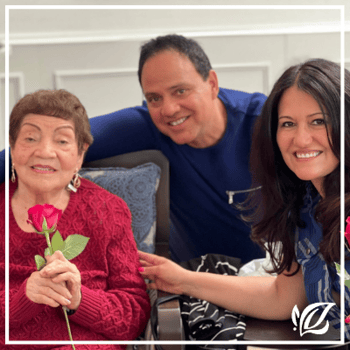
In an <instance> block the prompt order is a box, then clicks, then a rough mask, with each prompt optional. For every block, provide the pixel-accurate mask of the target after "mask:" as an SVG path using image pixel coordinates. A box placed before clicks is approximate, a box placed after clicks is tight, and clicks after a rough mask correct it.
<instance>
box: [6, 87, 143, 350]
mask: <svg viewBox="0 0 350 350" xmlns="http://www.w3.org/2000/svg"><path fill="white" fill-rule="evenodd" d="M92 141H93V140H92V136H91V134H90V124H89V120H88V117H87V114H86V111H85V108H84V107H83V105H82V104H81V103H80V101H79V100H78V98H77V97H75V96H74V95H72V94H71V93H69V92H67V91H64V90H52V91H49V90H48V91H46V90H41V91H37V92H34V93H32V94H28V95H26V96H24V97H23V98H22V99H21V100H20V101H19V102H18V103H17V104H16V105H15V107H14V108H13V110H12V113H11V116H10V146H11V157H12V177H11V182H10V206H9V208H10V209H9V211H10V213H9V227H10V245H9V249H10V293H9V298H10V340H17V341H18V340H42V341H45V340H47V341H48V340H55V341H61V340H69V338H68V333H67V326H66V323H65V320H64V315H63V312H62V308H61V307H59V306H66V307H67V308H68V314H69V321H70V327H71V332H72V336H73V339H74V340H77V341H78V340H79V341H82V340H101V341H104V340H133V339H135V338H136V337H137V336H138V335H139V334H140V333H141V331H142V330H143V329H144V327H145V325H146V322H147V320H148V318H149V311H150V304H149V299H148V296H147V293H146V286H145V283H144V281H143V279H142V277H141V276H140V274H139V272H138V271H137V269H138V267H139V262H138V257H137V250H136V245H135V241H134V238H133V234H132V231H131V215H130V211H129V210H128V208H127V206H126V204H125V202H124V201H123V200H122V199H120V198H118V197H117V196H115V195H112V194H110V193H109V192H107V191H105V190H104V189H102V188H100V187H98V186H97V185H95V184H93V183H92V182H89V181H88V180H85V179H80V178H79V177H78V175H77V174H78V171H79V169H80V167H81V165H82V162H83V158H84V153H85V152H86V150H87V148H88V147H89V145H91V143H92ZM72 190H73V191H72ZM4 192H5V187H4V185H3V184H2V186H1V193H2V198H4ZM36 204H42V205H43V204H50V205H53V206H54V207H56V208H58V209H60V210H62V211H63V214H62V216H61V218H60V220H59V221H58V224H57V229H58V231H59V232H60V233H61V235H62V237H63V239H64V240H65V239H66V238H67V236H69V235H71V234H81V235H83V236H85V237H88V238H89V242H88V244H87V246H86V248H85V250H84V251H83V252H82V253H81V254H80V255H79V256H77V257H76V258H74V259H73V260H72V262H70V261H68V260H66V259H65V258H64V256H63V255H62V253H61V252H59V251H57V252H55V253H54V254H53V255H52V256H47V257H46V259H47V262H46V266H45V267H44V268H43V269H42V270H40V271H36V266H35V262H34V256H35V255H36V254H39V255H43V253H44V250H45V248H46V247H47V243H46V240H45V238H44V237H43V236H42V235H39V234H37V233H36V232H34V229H33V227H32V226H31V225H30V224H29V223H28V222H27V219H28V209H29V208H31V207H33V206H34V205H36ZM0 205H1V212H2V213H4V212H5V209H4V208H5V203H4V200H3V201H2V202H1V204H0ZM0 225H2V227H4V215H3V216H2V217H1V223H0ZM0 254H1V255H2V256H4V240H2V245H1V251H0ZM1 267H2V271H4V264H2V265H1ZM1 281H2V282H1V284H2V288H1V290H2V296H3V300H4V279H1ZM1 305H2V317H1V320H2V325H1V330H2V334H4V327H5V323H4V303H2V304H1ZM27 347H29V346H27ZM49 348H51V347H49ZM52 348H55V349H57V345H55V346H52ZM78 348H79V347H78ZM87 348H89V349H94V348H98V346H94V345H89V346H87ZM110 348H113V349H114V348H115V346H110ZM40 349H41V348H40ZM103 349H108V346H104V347H103Z"/></svg>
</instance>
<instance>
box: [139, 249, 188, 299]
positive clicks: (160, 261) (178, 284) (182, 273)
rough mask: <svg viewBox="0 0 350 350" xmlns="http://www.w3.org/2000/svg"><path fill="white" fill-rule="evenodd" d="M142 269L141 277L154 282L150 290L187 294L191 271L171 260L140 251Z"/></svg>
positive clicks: (150, 285)
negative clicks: (187, 283) (187, 282)
mask: <svg viewBox="0 0 350 350" xmlns="http://www.w3.org/2000/svg"><path fill="white" fill-rule="evenodd" d="M138 253H139V258H140V263H141V266H142V268H140V269H139V271H140V273H141V275H142V276H143V277H146V278H148V279H150V280H152V281H153V282H151V283H148V284H147V288H148V289H161V290H163V291H165V292H169V293H173V294H185V290H186V281H187V280H188V278H189V275H190V274H191V273H192V272H191V271H188V270H185V269H184V268H182V267H181V266H179V265H178V264H176V263H174V262H172V261H171V260H169V259H166V258H163V257H160V256H157V255H154V254H148V253H144V252H141V251H138Z"/></svg>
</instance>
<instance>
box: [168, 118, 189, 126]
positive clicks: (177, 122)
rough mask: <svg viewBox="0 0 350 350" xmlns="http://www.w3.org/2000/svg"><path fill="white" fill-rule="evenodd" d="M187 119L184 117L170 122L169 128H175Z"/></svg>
mask: <svg viewBox="0 0 350 350" xmlns="http://www.w3.org/2000/svg"><path fill="white" fill-rule="evenodd" d="M187 118H188V117H184V118H181V119H178V120H175V121H174V122H170V123H169V124H170V125H171V126H177V125H180V124H182V123H183V122H184V121H185V120H187Z"/></svg>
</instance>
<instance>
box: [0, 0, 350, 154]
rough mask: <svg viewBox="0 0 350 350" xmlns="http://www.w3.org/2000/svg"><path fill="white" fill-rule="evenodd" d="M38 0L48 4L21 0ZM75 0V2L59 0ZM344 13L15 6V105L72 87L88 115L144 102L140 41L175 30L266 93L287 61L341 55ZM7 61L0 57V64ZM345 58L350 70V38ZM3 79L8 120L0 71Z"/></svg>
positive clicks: (227, 76) (242, 85) (217, 65)
mask: <svg viewBox="0 0 350 350" xmlns="http://www.w3.org/2000/svg"><path fill="white" fill-rule="evenodd" d="M2 2H4V1H2ZM305 2H306V1H304V2H303V3H304V4H305ZM0 3H1V1H0ZM7 3H8V2H7ZM16 3H17V4H19V3H20V2H19V1H18V2H16ZM22 3H23V2H22ZM35 3H38V4H42V3H48V1H46V2H44V1H41V2H40V1H26V2H25V4H35ZM73 3H74V4H76V3H79V2H78V1H76V2H73V1H61V2H60V4H73ZM81 3H84V4H86V5H89V4H95V3H98V2H97V1H84V2H81ZM104 3H105V4H106V2H104ZM109 3H111V2H109ZM115 3H116V2H114V4H115ZM134 3H136V1H135V2H134ZM139 3H142V2H139ZM153 3H155V2H153ZM162 3H166V2H164V1H163V2H162ZM196 3H199V1H196ZM200 3H201V4H205V2H203V1H201V2H200ZM218 3H220V1H218ZM226 3H227V1H226ZM231 3H233V1H231ZM247 3H249V1H247ZM250 3H253V1H251V2H250ZM255 3H257V1H255ZM259 3H260V2H259ZM278 3H281V4H283V3H286V2H284V1H279V2H278ZM317 3H318V4H322V3H325V4H328V5H329V4H330V3H331V2H330V1H323V2H322V1H318V2H317ZM337 4H339V2H337ZM346 14H347V13H346ZM339 15H340V12H339V11H338V10H329V9H328V10H315V9H312V10H306V9H303V10H300V9H299V10H290V9H289V10H253V9H249V10H247V9H246V10H238V9H218V8H216V9H210V10H209V9H206V10H204V9H200V10H199V9H191V10H190V9H186V10H184V9H182V10H174V9H172V10H160V9H157V10H150V9H143V10H140V9H132V10H130V9H129V10H121V9H112V10H102V9H101V10H96V9H94V10H52V9H49V10H38V9H27V10H10V44H11V54H10V72H11V76H10V109H11V108H12V106H13V105H14V103H15V102H16V100H17V99H18V98H20V97H21V96H23V94H25V93H28V92H32V91H35V90H37V89H41V88H45V89H46V88H65V89H67V90H69V91H71V92H73V93H75V94H76V95H77V96H78V97H79V98H80V100H81V101H82V103H83V104H84V105H85V107H86V109H87V111H88V114H89V116H90V117H94V116H96V115H100V114H104V113H108V112H112V111H114V110H116V109H120V108H124V107H128V106H133V105H137V104H139V103H141V100H142V93H141V89H140V87H139V84H138V80H137V75H136V71H137V62H138V55H139V48H140V45H141V44H142V43H143V42H144V41H146V40H148V39H150V38H152V37H154V36H156V35H163V34H167V33H175V32H176V33H180V34H184V35H186V36H189V37H192V38H195V39H196V40H198V42H199V43H200V44H201V45H202V46H203V48H204V50H205V51H206V52H207V54H208V56H209V58H210V60H211V63H212V65H213V68H214V69H215V70H216V71H217V73H218V76H219V81H220V85H221V86H223V87H229V88H234V89H240V90H244V91H249V92H253V91H260V92H264V93H268V92H269V91H270V89H271V87H272V84H273V82H274V81H275V80H276V79H277V78H278V76H279V75H280V74H281V73H282V72H283V70H284V69H285V68H286V67H288V66H290V65H291V64H295V63H298V62H301V61H303V60H305V59H308V58H312V57H322V58H326V59H330V60H333V61H336V62H339V61H340V34H339V19H340V16H339ZM346 18H347V17H346ZM349 23H350V22H349ZM0 38H1V34H0ZM346 41H348V42H350V30H349V28H348V27H347V31H346ZM3 61H4V55H0V67H3V64H4V63H3ZM346 64H347V67H348V68H350V45H349V47H348V48H347V49H346ZM0 78H1V84H0V90H2V91H0V92H2V94H1V96H2V98H1V104H2V108H1V111H0V112H1V118H2V121H3V120H4V109H3V108H4V107H3V106H4V97H3V90H4V79H3V75H2V76H1V73H0ZM0 132H1V130H0ZM2 134H3V133H2ZM3 146H4V143H3V138H1V137H0V147H1V148H2V147H3Z"/></svg>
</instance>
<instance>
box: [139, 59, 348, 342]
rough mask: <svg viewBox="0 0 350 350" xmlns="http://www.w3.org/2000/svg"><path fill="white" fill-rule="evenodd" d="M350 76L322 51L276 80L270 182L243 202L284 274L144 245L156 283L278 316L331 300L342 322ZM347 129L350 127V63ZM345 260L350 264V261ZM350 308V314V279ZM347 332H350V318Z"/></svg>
mask: <svg viewBox="0 0 350 350" xmlns="http://www.w3.org/2000/svg"><path fill="white" fill-rule="evenodd" d="M340 85H341V79H340V68H339V66H338V65H337V64H335V63H333V62H330V61H327V60H323V59H316V60H310V61H307V62H305V63H303V64H300V65H296V66H293V67H290V68H289V69H287V70H286V71H285V72H284V73H283V74H282V76H281V77H280V78H279V79H278V81H277V82H276V84H275V85H274V87H273V89H272V92H271V94H270V96H269V97H268V99H267V101H266V103H265V105H264V107H263V110H262V113H261V115H260V117H259V118H258V119H257V122H256V125H255V129H254V135H253V143H252V150H251V170H252V177H253V184H252V188H255V187H256V186H257V185H260V186H262V189H261V191H259V192H257V191H254V192H251V195H250V197H249V198H248V199H247V201H246V202H245V203H243V204H242V209H249V210H248V211H247V213H249V215H248V214H246V215H244V214H243V216H242V217H243V219H244V220H246V221H248V222H251V223H253V228H252V239H253V240H254V241H256V242H258V243H259V244H261V245H262V246H265V247H266V249H267V251H268V252H269V253H270V255H271V260H272V266H273V268H272V271H269V272H275V273H277V277H270V276H267V277H235V276H222V275H217V274H210V273H198V272H192V271H188V270H185V269H182V268H181V267H179V266H178V265H176V264H174V263H172V262H171V261H169V260H167V259H164V258H160V257H157V256H154V255H147V254H144V253H141V252H140V253H139V256H140V260H141V263H142V265H143V268H142V270H143V271H141V273H142V274H143V275H144V276H147V277H149V278H151V279H152V280H153V281H154V282H153V283H151V284H150V286H149V287H150V288H158V289H162V290H165V291H168V292H172V293H178V294H186V295H191V296H194V297H196V298H199V299H204V300H208V301H209V302H211V303H214V304H217V305H219V306H221V307H224V308H226V309H229V310H232V311H235V312H237V313H241V314H244V315H248V316H252V317H257V318H262V319H274V320H282V319H289V318H290V317H291V314H292V310H293V307H294V306H295V305H297V307H298V309H299V310H300V312H301V311H302V310H303V309H304V308H305V307H306V306H307V305H309V304H313V303H325V304H324V308H325V307H326V305H330V304H332V303H334V304H335V305H334V306H333V307H331V308H330V309H329V311H328V313H327V319H328V320H329V321H330V323H331V324H332V325H333V326H334V327H336V328H339V327H340V323H341V322H344V320H342V319H341V316H340V289H341V286H340V279H339V276H338V275H337V272H336V268H335V265H334V262H339V261H340V234H341V233H340V207H341V205H340V183H341V181H340V172H341V171H340V170H341V167H345V211H346V213H345V214H346V217H347V216H349V215H350V174H349V169H350V158H349V154H350V136H349V135H348V134H347V133H346V132H345V157H344V158H345V162H344V164H343V163H341V162H340V160H341V156H340V148H341V147H340V130H341V128H340V124H341V118H340V100H341V99H340ZM344 129H345V131H347V130H350V73H349V72H348V71H345V125H344ZM346 155H347V156H348V157H346ZM243 213H244V212H243ZM213 234H215V232H213ZM233 234H234V233H233ZM277 242H281V244H276V243H277ZM276 247H278V249H277V248H276ZM342 249H343V248H342ZM344 249H345V247H344ZM345 265H346V268H347V270H348V271H350V263H349V260H346V262H345ZM319 310H320V311H322V307H320V308H319ZM345 310H346V313H347V314H349V313H350V293H349V290H348V289H347V288H346V290H345ZM345 337H346V338H347V339H350V327H349V326H348V325H347V326H346V327H345Z"/></svg>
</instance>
